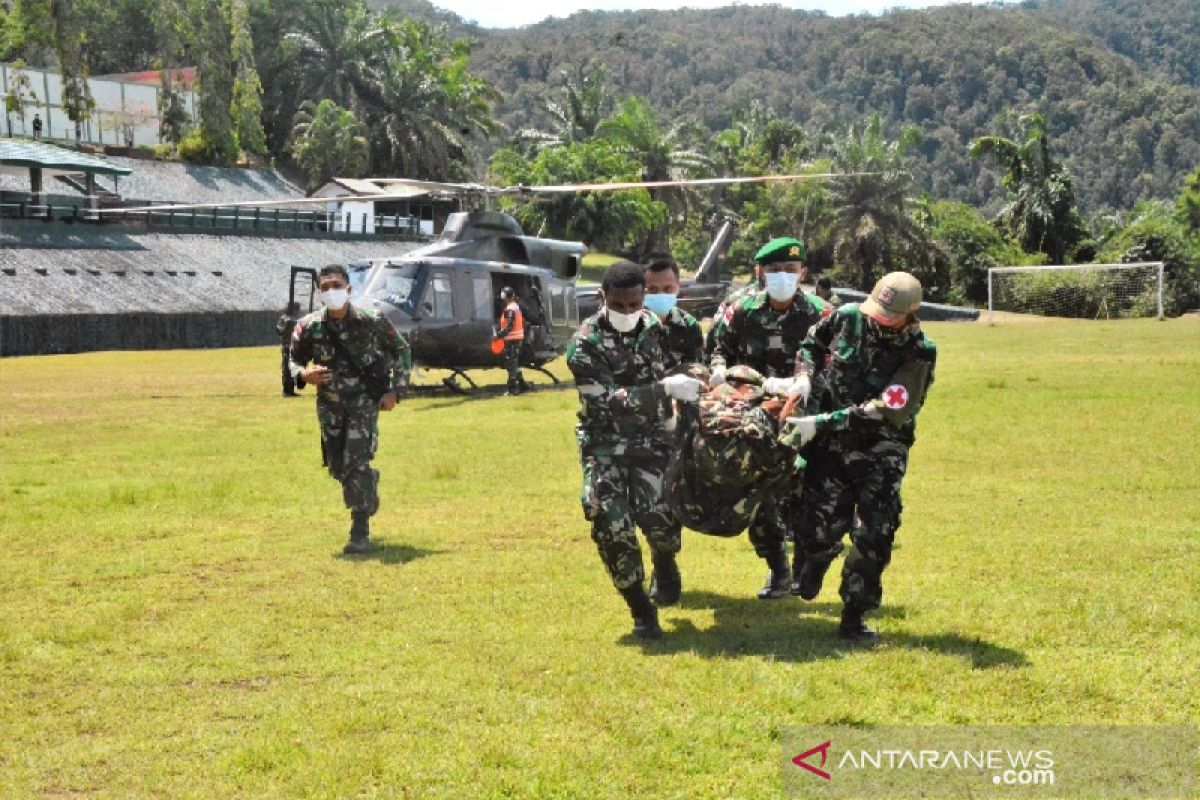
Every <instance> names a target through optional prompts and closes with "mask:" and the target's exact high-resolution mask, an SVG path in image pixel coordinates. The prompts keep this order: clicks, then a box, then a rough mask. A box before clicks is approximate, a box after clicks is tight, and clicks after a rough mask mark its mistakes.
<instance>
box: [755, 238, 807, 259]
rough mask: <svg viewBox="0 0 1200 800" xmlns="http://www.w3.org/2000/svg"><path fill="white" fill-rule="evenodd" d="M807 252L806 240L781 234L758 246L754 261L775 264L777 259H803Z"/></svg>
mask: <svg viewBox="0 0 1200 800" xmlns="http://www.w3.org/2000/svg"><path fill="white" fill-rule="evenodd" d="M806 255H807V252H806V251H805V248H804V242H802V241H800V240H799V239H793V238H792V237H791V236H780V237H779V238H778V239H772V240H771V241H769V242H767V243H766V244H764V245H763V246H762V247H760V248H758V252H757V253H755V254H754V261H755V262H756V263H758V264H774V263H776V262H777V261H803V260H804V257H805V256H806Z"/></svg>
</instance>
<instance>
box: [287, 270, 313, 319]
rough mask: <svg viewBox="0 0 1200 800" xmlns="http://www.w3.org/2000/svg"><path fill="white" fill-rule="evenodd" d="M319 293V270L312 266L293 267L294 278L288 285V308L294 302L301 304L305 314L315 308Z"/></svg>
mask: <svg viewBox="0 0 1200 800" xmlns="http://www.w3.org/2000/svg"><path fill="white" fill-rule="evenodd" d="M316 295H317V271H316V270H315V269H313V268H311V267H292V280H291V283H290V284H289V285H288V308H291V306H292V303H296V304H297V305H299V306H300V310H301V311H303V312H304V313H305V314H308V313H310V312H311V311H312V310H313V300H314V298H315V297H316Z"/></svg>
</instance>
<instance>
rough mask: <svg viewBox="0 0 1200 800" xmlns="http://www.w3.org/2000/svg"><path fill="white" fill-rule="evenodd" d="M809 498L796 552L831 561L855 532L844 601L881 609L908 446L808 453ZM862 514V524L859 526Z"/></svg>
mask: <svg viewBox="0 0 1200 800" xmlns="http://www.w3.org/2000/svg"><path fill="white" fill-rule="evenodd" d="M805 456H806V457H807V458H808V468H807V469H806V470H805V472H804V494H803V496H802V497H801V499H800V506H799V514H798V519H797V523H798V524H797V527H796V547H797V549H798V550H800V551H801V552H803V554H804V557H805V558H806V559H808V560H810V561H824V562H828V561H832V560H833V559H834V558H836V557H837V555H838V553H840V552H841V549H842V536H843V535H844V534H845V532H846V531H850V552H849V553H847V554H846V563H845V565H844V566H843V567H842V585H841V589H840V592H839V593H840V594H841V597H842V601H843V602H844V603H846V605H848V606H852V607H854V608H857V609H859V610H861V611H871V610H872V609H876V608H878V607H879V602H880V600H881V599H882V598H883V586H882V584H881V583H880V577H881V576H882V575H883V570H884V569H885V568H886V567H887V565H888V562H889V561H890V560H891V557H892V542H893V540H894V539H895V535H896V529H897V528H899V527H900V511H901V504H900V482H901V481H902V480H903V479H904V472H905V469H906V468H907V466H908V446H907V445H904V444H901V443H899V442H894V441H889V440H886V439H884V440H879V441H874V442H859V443H853V442H842V441H834V442H832V443H831V444H829V445H827V446H825V447H814V448H811V449H810V450H809V451H806V452H805ZM856 511H857V512H858V516H859V518H860V519H861V522H862V525H861V526H860V527H857V528H855V527H854V514H855V512H856Z"/></svg>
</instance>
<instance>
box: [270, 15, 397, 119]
mask: <svg viewBox="0 0 1200 800" xmlns="http://www.w3.org/2000/svg"><path fill="white" fill-rule="evenodd" d="M303 8H304V13H303V16H302V18H301V19H300V20H299V21H298V28H297V30H294V31H292V32H291V33H288V34H287V35H286V36H285V37H284V46H285V48H287V50H288V51H289V55H291V59H290V60H291V61H292V63H294V64H295V73H294V80H295V82H296V89H297V91H296V96H297V97H306V98H310V99H312V98H322V99H324V98H327V99H330V100H332V101H333V102H335V103H337V104H338V105H340V106H342V107H344V108H354V107H355V106H356V105H357V102H358V100H359V97H360V95H361V93H362V91H363V88H364V80H365V79H364V72H365V70H366V69H368V68H369V66H370V65H371V64H373V63H375V62H376V61H377V59H378V58H379V56H380V55H381V54H382V53H384V52H385V50H386V44H387V39H388V34H389V27H390V26H389V24H388V22H387V21H386V20H384V19H381V18H378V17H376V16H375V15H373V14H372V13H371V12H370V11H369V10H368V9H367V8H366V6H365V5H363V4H361V3H359V2H355V3H350V4H346V3H344V2H339V0H318V1H317V2H313V3H307V4H305V5H304V6H303Z"/></svg>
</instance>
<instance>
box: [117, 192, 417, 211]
mask: <svg viewBox="0 0 1200 800" xmlns="http://www.w3.org/2000/svg"><path fill="white" fill-rule="evenodd" d="M404 199H407V198H405V197H403V196H399V195H395V194H389V193H382V194H348V195H341V196H339V197H279V198H275V199H273V200H237V201H231V202H225V203H169V204H160V205H150V206H137V207H136V208H98V209H95V212H96V213H97V214H137V213H143V212H146V213H149V212H152V211H185V210H189V209H201V208H266V207H273V206H298V205H310V204H316V203H337V202H339V201H344V200H404Z"/></svg>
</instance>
